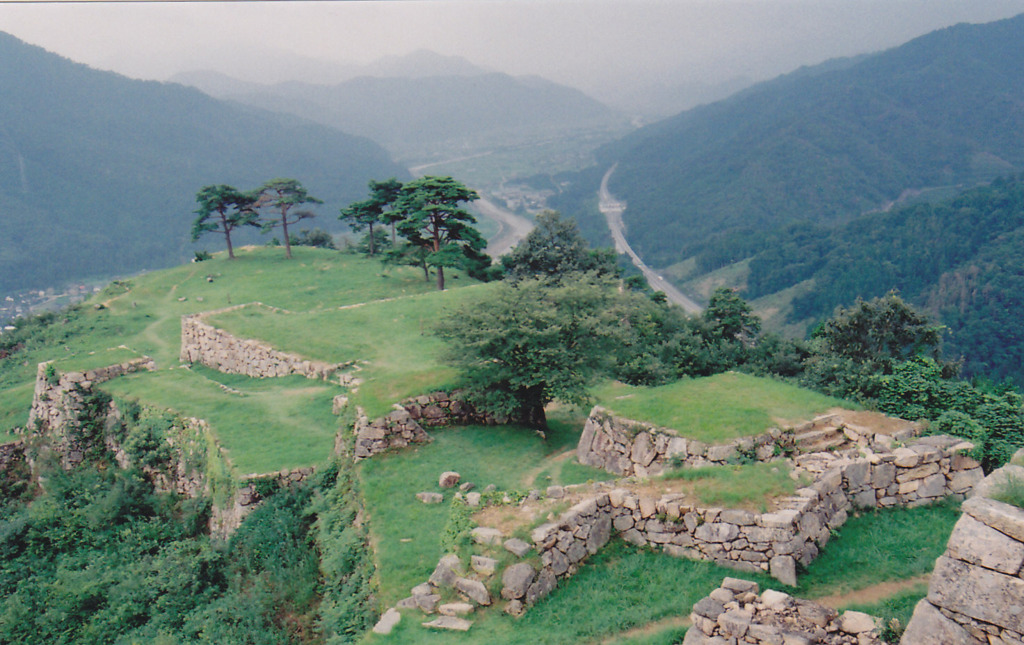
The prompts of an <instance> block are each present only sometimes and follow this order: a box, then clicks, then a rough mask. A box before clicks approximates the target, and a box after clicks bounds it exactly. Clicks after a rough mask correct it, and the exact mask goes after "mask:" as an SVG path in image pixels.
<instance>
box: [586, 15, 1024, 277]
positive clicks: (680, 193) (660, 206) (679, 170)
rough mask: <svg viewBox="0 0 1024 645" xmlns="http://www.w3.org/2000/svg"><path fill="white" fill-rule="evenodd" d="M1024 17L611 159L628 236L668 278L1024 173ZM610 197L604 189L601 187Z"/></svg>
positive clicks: (796, 81)
mask: <svg viewBox="0 0 1024 645" xmlns="http://www.w3.org/2000/svg"><path fill="white" fill-rule="evenodd" d="M1022 41H1024V16H1018V17H1016V18H1012V19H1009V20H1004V21H1000V22H995V23H991V24H986V25H966V24H963V25H957V26H954V27H950V28H947V29H943V30H940V31H936V32H933V33H931V34H928V35H926V36H923V37H921V38H918V39H916V40H913V41H911V42H909V43H907V44H905V45H903V46H901V47H898V48H895V49H892V50H889V51H885V52H882V53H879V54H875V55H871V56H866V57H861V58H858V59H855V60H846V61H831V62H829V63H826V64H824V65H821V66H818V67H817V68H811V69H803V70H799V71H798V72H795V73H793V74H790V75H789V76H786V77H782V78H779V79H776V80H775V81H771V82H768V83H764V84H761V85H759V86H757V87H754V88H751V89H750V90H747V91H744V92H741V93H740V94H739V95H737V96H735V97H732V98H730V99H727V100H725V101H721V102H719V103H715V104H712V105H707V106H703V107H700V108H697V109H694V110H691V111H688V112H685V113H683V114H680V115H678V116H676V117H673V118H671V119H668V120H665V121H662V122H659V123H657V124H654V125H651V126H648V127H646V128H642V129H640V130H638V131H637V132H635V133H633V134H631V135H629V136H627V137H625V138H623V139H622V140H620V141H618V142H616V143H615V144H611V145H609V146H607V147H606V148H604V149H603V150H602V151H601V152H600V153H599V157H600V158H601V159H602V161H603V164H604V168H605V169H606V168H608V167H609V166H610V165H611V164H612V163H613V162H618V163H619V166H618V169H617V171H616V172H615V174H614V175H613V177H612V179H611V184H610V186H611V190H612V192H613V193H615V194H616V196H618V197H620V198H623V199H625V200H626V201H627V202H628V204H629V208H628V210H627V211H626V214H625V222H626V225H627V228H628V235H629V238H630V242H631V244H632V245H633V248H634V249H636V250H637V251H638V252H639V253H640V254H641V255H642V256H643V257H644V258H645V260H647V262H648V263H651V264H654V265H662V266H664V265H668V264H672V263H673V262H676V261H678V260H681V259H684V258H686V257H688V256H690V255H692V254H693V252H694V251H696V250H699V249H700V248H702V246H703V245H704V244H705V243H706V242H707V239H708V238H709V236H714V235H716V234H721V233H723V232H737V231H738V232H744V233H748V234H749V233H751V232H755V231H765V230H768V229H771V228H774V227H777V226H781V225H785V224H788V223H791V222H796V221H812V222H816V223H826V224H830V223H837V222H842V221H846V220H848V219H850V218H852V217H854V216H856V215H859V214H861V213H863V212H867V211H871V210H876V209H881V208H883V207H885V206H886V205H887V204H889V203H891V202H893V201H895V200H897V199H898V198H899V197H900V196H901V195H902V194H903V193H904V191H907V190H914V189H921V188H925V187H934V186H953V185H959V184H967V185H970V184H974V183H977V182H979V181H983V180H987V179H991V178H993V177H995V176H998V175H1001V174H1007V173H1009V172H1013V171H1014V170H1016V169H1020V168H1022V167H1024V48H1022V47H1021V46H1020V43H1021V42H1022ZM593 190H596V186H594V187H593Z"/></svg>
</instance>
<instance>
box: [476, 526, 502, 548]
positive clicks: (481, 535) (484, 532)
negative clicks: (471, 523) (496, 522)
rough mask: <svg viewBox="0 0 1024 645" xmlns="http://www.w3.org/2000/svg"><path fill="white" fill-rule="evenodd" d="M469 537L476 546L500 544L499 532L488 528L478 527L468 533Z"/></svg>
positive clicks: (500, 536) (500, 535)
mask: <svg viewBox="0 0 1024 645" xmlns="http://www.w3.org/2000/svg"><path fill="white" fill-rule="evenodd" d="M470 535H472V536H473V541H474V542H476V543H477V544H494V545H500V544H501V538H502V534H501V531H499V530H498V529H495V528H491V527H489V526H478V527H476V528H475V529H473V530H472V531H470Z"/></svg>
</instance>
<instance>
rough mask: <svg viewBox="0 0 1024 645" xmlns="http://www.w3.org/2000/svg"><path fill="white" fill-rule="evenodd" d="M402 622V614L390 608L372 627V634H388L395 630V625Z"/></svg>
mask: <svg viewBox="0 0 1024 645" xmlns="http://www.w3.org/2000/svg"><path fill="white" fill-rule="evenodd" d="M400 620H402V614H400V613H398V610H397V609H395V608H394V607H392V608H391V609H388V610H387V611H386V612H384V615H383V616H381V617H380V620H378V621H377V624H376V625H374V626H373V633H374V634H390V633H391V630H392V629H394V628H395V625H397V624H398V622H399V621H400Z"/></svg>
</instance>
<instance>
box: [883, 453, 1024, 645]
mask: <svg viewBox="0 0 1024 645" xmlns="http://www.w3.org/2000/svg"><path fill="white" fill-rule="evenodd" d="M1018 455H1019V456H1020V457H1021V458H1024V450H1022V451H1020V452H1018ZM1010 478H1018V480H1019V481H1020V482H1024V468H1022V467H1020V466H1016V465H1007V466H1004V467H1003V468H1001V469H999V470H996V471H994V472H993V473H992V474H991V475H989V476H988V477H987V478H986V480H985V482H984V483H983V484H981V485H979V486H978V487H977V490H976V493H977V494H975V495H974V496H972V497H971V498H970V499H968V500H967V501H966V502H964V504H963V506H962V510H963V515H961V517H960V520H959V521H958V522H957V524H956V526H955V527H954V529H953V533H952V535H950V537H949V542H948V543H947V544H946V552H945V553H944V554H943V555H941V556H939V559H938V560H936V561H935V570H934V572H933V573H932V577H931V583H930V584H929V587H928V596H927V597H926V598H924V599H923V600H921V601H920V602H919V603H918V605H917V607H916V608H915V609H914V615H913V618H912V619H911V621H910V624H909V625H907V629H906V631H905V632H904V634H903V639H902V640H901V641H900V642H901V643H903V644H904V645H925V644H930V643H943V644H946V645H996V644H1000V645H1001V644H1006V645H1010V644H1014V645H1020V644H1021V643H1024V570H1022V567H1024V509H1021V508H1018V507H1016V506H1012V505H1010V504H1006V503H1004V502H1000V501H998V500H994V499H992V498H990V497H987V495H989V494H991V493H992V492H993V489H995V490H998V488H999V484H1000V482H1005V481H1006V480H1007V479H1010Z"/></svg>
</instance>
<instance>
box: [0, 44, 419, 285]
mask: <svg viewBox="0 0 1024 645" xmlns="http://www.w3.org/2000/svg"><path fill="white" fill-rule="evenodd" d="M0 61H3V64H2V65H0V96H2V97H3V100H2V101H0V203H2V204H3V206H2V209H0V224H2V230H3V235H2V236H0V294H4V293H9V292H14V291H19V290H22V289H26V288H38V287H44V286H51V285H55V284H59V283H61V282H64V281H68V280H75V279H81V278H84V277H88V276H104V275H111V274H115V273H130V272H135V271H139V270H141V269H150V268H157V267H162V266H168V265H171V264H174V263H178V262H181V261H182V260H183V259H185V258H187V257H188V256H190V255H191V250H192V249H193V248H195V247H194V246H193V245H192V244H190V243H189V229H190V225H191V221H192V219H193V218H194V215H193V214H192V211H194V210H195V207H196V206H195V194H196V191H197V190H198V189H199V188H200V187H202V186H203V185H206V184H214V183H227V184H233V185H236V186H237V187H239V188H255V187H256V186H258V185H260V184H261V183H263V182H264V181H266V180H268V179H272V178H275V177H295V178H297V179H299V180H301V181H302V182H303V183H304V184H305V185H306V187H307V188H308V189H309V191H310V193H311V194H313V195H315V196H317V197H319V198H321V199H323V200H325V201H326V202H327V204H325V205H324V206H322V207H320V208H319V212H320V213H321V215H322V216H321V218H319V219H317V220H313V222H315V223H314V224H313V225H314V226H321V227H327V228H335V229H338V228H339V226H340V225H339V223H338V222H337V218H336V213H337V210H338V208H339V207H340V206H341V205H344V204H347V203H349V202H351V201H353V200H355V199H359V198H362V197H364V196H365V194H366V183H367V181H369V180H370V179H372V178H386V177H390V176H399V177H407V176H408V172H407V171H406V170H405V169H404V168H402V167H401V166H398V165H396V164H395V163H394V162H393V161H391V159H390V158H389V155H388V154H387V152H385V151H384V150H383V149H382V148H381V147H380V146H378V145H377V144H375V143H373V142H371V141H369V140H367V139H364V138H359V137H356V136H352V135H348V134H343V133H341V132H339V131H337V130H334V129H332V128H328V127H325V126H323V125H319V124H315V123H312V122H310V121H307V120H304V119H300V118H297V117H294V116H282V115H278V114H272V113H269V112H266V111H263V110H259V109H255V108H252V107H248V106H242V105H238V104H229V103H225V102H222V101H219V100H216V99H213V98H211V97H209V96H207V95H205V94H203V93H201V92H199V91H197V90H195V89H192V88H185V87H182V86H180V85H177V84H167V83H157V82H144V81H136V80H131V79H128V78H125V77H123V76H119V75H117V74H113V73H110V72H102V71H97V70H94V69H91V68H89V67H86V66H85V65H80V64H77V63H74V62H72V61H69V60H67V59H64V58H62V57H60V56H57V55H55V54H51V53H49V52H46V51H45V50H43V49H41V48H39V47H35V46H32V45H29V44H26V43H24V42H21V41H20V40H18V39H16V38H14V37H13V36H10V35H8V34H5V33H2V32H0ZM252 239H260V238H252ZM220 244H221V243H220V241H219V240H216V239H214V238H213V237H211V238H209V239H205V240H203V241H201V243H200V246H201V247H209V248H213V249H216V248H219V246H220Z"/></svg>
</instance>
